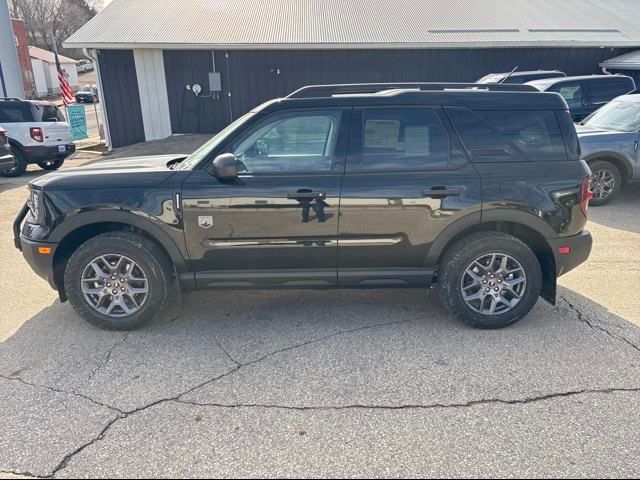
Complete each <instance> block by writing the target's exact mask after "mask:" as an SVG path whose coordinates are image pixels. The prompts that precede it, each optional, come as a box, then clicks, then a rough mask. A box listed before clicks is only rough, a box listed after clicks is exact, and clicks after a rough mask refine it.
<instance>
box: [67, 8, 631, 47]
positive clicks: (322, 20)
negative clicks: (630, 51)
mask: <svg viewBox="0 0 640 480" xmlns="http://www.w3.org/2000/svg"><path fill="white" fill-rule="evenodd" d="M637 18H638V0H537V1H535V2H532V1H531V0H458V1H457V2H455V1H453V0H252V1H251V2H248V1H247V0H114V1H113V2H112V3H111V4H109V5H108V6H107V7H106V8H105V9H104V10H103V11H102V12H100V13H99V14H98V15H97V16H96V17H94V18H93V19H92V20H90V21H89V22H88V23H87V24H86V25H84V26H83V27H82V28H81V29H80V30H78V31H77V32H76V33H74V34H73V35H72V36H71V37H70V38H68V39H67V40H66V41H65V43H64V46H65V47H68V48H79V47H90V48H166V49H170V48H176V49H178V48H227V49H234V48H235V49H275V48H281V49H288V48H418V47H431V48H438V47H443V48H444V47H460V46H464V47H487V46H498V47H505V46H518V47H526V46H567V45H571V46H611V47H625V46H628V47H640V23H639V22H638V21H637Z"/></svg>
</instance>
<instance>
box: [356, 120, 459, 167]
mask: <svg viewBox="0 0 640 480" xmlns="http://www.w3.org/2000/svg"><path fill="white" fill-rule="evenodd" d="M351 131H352V134H351V137H350V141H349V150H350V154H349V169H357V170H365V171H381V170H424V169H439V168H447V166H448V161H449V137H448V136H447V133H446V132H445V130H444V128H443V126H442V124H441V123H440V120H439V119H438V116H437V115H436V113H435V112H434V110H433V109H432V108H380V109H362V110H359V111H358V110H356V111H354V118H353V125H352V128H351Z"/></svg>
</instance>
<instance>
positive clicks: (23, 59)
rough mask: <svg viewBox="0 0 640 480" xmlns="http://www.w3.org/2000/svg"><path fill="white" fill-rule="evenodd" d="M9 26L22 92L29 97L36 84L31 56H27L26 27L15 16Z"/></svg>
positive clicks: (33, 94) (33, 92)
mask: <svg viewBox="0 0 640 480" xmlns="http://www.w3.org/2000/svg"><path fill="white" fill-rule="evenodd" d="M11 28H13V36H14V38H15V43H16V51H17V52H18V62H19V63H20V73H21V76H22V86H23V87H24V94H25V96H26V97H27V98H31V97H33V96H35V94H36V85H35V79H34V76H33V69H32V67H31V57H30V56H29V42H28V41H27V29H26V27H25V25H24V21H23V20H18V19H17V18H12V19H11Z"/></svg>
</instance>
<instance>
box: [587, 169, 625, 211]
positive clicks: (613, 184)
mask: <svg viewBox="0 0 640 480" xmlns="http://www.w3.org/2000/svg"><path fill="white" fill-rule="evenodd" d="M589 168H590V169H591V193H593V198H592V199H591V200H590V201H589V205H592V206H594V207H599V206H601V205H606V204H607V203H609V202H610V201H611V200H613V197H615V196H616V195H617V194H618V192H619V191H620V188H622V174H621V173H620V169H619V168H618V167H616V166H615V165H614V164H613V163H611V162H609V161H607V160H596V161H595V162H592V163H590V164H589Z"/></svg>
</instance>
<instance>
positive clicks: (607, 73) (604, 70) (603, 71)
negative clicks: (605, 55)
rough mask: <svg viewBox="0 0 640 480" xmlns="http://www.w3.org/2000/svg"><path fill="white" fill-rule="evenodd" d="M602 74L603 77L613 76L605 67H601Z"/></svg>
mask: <svg viewBox="0 0 640 480" xmlns="http://www.w3.org/2000/svg"><path fill="white" fill-rule="evenodd" d="M602 73H604V74H605V75H613V73H611V72H610V71H609V70H607V67H602Z"/></svg>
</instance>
